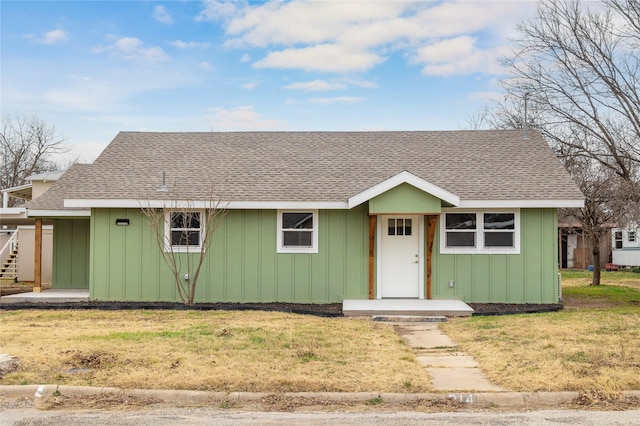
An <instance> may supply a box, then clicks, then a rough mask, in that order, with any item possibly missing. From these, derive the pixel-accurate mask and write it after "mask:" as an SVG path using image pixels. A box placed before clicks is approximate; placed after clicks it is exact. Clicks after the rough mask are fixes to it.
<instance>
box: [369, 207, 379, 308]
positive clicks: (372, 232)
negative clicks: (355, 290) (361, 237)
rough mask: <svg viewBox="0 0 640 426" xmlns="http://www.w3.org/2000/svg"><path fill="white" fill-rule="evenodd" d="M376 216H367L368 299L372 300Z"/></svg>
mask: <svg viewBox="0 0 640 426" xmlns="http://www.w3.org/2000/svg"><path fill="white" fill-rule="evenodd" d="M377 219H378V216H376V215H370V216H369V299H370V300H371V299H373V296H374V292H373V284H374V281H375V280H374V278H373V277H374V272H375V270H374V258H373V255H374V249H375V240H376V224H377Z"/></svg>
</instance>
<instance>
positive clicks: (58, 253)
mask: <svg viewBox="0 0 640 426" xmlns="http://www.w3.org/2000/svg"><path fill="white" fill-rule="evenodd" d="M52 287H53V288H89V219H59V220H57V221H56V223H55V226H54V227H53V276H52Z"/></svg>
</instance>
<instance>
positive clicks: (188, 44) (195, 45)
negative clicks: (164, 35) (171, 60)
mask: <svg viewBox="0 0 640 426" xmlns="http://www.w3.org/2000/svg"><path fill="white" fill-rule="evenodd" d="M171 45H172V46H174V47H177V48H178V49H207V48H209V47H211V43H206V42H198V41H182V40H176V41H172V42H171Z"/></svg>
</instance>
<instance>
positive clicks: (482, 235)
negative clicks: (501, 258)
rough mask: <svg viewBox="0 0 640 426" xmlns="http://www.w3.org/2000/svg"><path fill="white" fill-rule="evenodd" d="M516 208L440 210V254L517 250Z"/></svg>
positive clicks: (517, 215)
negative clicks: (442, 215) (501, 209)
mask: <svg viewBox="0 0 640 426" xmlns="http://www.w3.org/2000/svg"><path fill="white" fill-rule="evenodd" d="M519 220H520V214H519V211H508V212H506V211H495V212H494V211H484V212H444V217H443V218H442V220H441V221H440V222H441V227H440V230H441V236H440V247H441V248H440V251H441V252H442V253H508V254H517V253H519V252H520V238H519Z"/></svg>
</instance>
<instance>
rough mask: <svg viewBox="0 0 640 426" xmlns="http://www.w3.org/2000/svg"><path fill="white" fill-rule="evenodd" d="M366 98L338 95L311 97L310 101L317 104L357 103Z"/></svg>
mask: <svg viewBox="0 0 640 426" xmlns="http://www.w3.org/2000/svg"><path fill="white" fill-rule="evenodd" d="M365 100H366V98H361V97H357V96H336V97H334V98H311V99H309V102H310V103H312V104H316V105H331V104H355V103H358V102H362V101H365Z"/></svg>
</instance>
